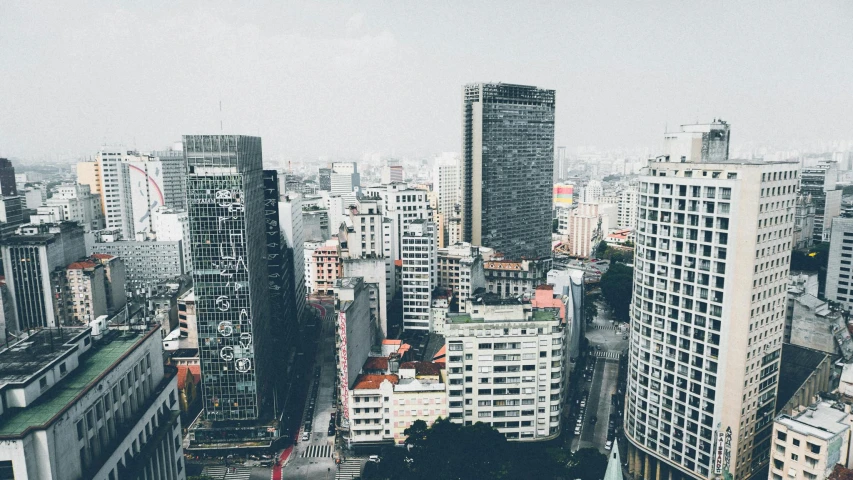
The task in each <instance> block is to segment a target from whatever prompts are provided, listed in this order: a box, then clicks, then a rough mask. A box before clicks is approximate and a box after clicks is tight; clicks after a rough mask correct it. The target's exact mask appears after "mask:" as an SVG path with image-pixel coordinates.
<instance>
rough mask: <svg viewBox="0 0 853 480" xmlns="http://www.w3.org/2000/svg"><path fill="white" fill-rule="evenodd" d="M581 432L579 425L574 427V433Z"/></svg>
mask: <svg viewBox="0 0 853 480" xmlns="http://www.w3.org/2000/svg"><path fill="white" fill-rule="evenodd" d="M580 434H581V427H575V435H580Z"/></svg>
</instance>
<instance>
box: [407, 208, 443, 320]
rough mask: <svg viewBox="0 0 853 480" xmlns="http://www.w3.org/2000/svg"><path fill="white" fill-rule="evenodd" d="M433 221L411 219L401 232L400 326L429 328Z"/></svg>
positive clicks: (433, 271)
mask: <svg viewBox="0 0 853 480" xmlns="http://www.w3.org/2000/svg"><path fill="white" fill-rule="evenodd" d="M435 234H436V232H435V224H434V223H432V222H428V221H425V220H413V221H412V222H411V223H409V224H408V225H406V231H405V233H403V258H402V260H403V272H402V275H403V277H402V278H401V279H400V283H401V284H402V287H403V288H402V289H403V330H431V321H430V319H431V317H430V307H431V306H432V291H433V289H435V287H436V286H437V285H438V265H437V260H438V257H437V256H436V255H437V252H436V249H437V248H438V241H437V240H436V237H435Z"/></svg>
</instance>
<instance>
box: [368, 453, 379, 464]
mask: <svg viewBox="0 0 853 480" xmlns="http://www.w3.org/2000/svg"><path fill="white" fill-rule="evenodd" d="M367 461H368V462H373V463H379V455H371V456H369V457H367Z"/></svg>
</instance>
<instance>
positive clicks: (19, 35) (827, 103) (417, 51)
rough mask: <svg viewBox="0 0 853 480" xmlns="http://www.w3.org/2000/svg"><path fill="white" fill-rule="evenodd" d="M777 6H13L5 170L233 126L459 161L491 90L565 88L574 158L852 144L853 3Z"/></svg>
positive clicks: (3, 18) (562, 109) (560, 141)
mask: <svg viewBox="0 0 853 480" xmlns="http://www.w3.org/2000/svg"><path fill="white" fill-rule="evenodd" d="M116 5H118V6H116ZM767 5H768V4H766V3H758V2H744V3H734V2H714V3H698V2H689V3H682V2H656V3H655V5H651V6H649V5H639V4H633V3H631V4H624V5H621V4H617V3H609V2H607V3H606V5H605V4H600V3H584V4H578V5H574V4H573V5H567V4H565V3H564V2H537V3H534V4H529V5H528V4H517V3H511V2H494V3H493V2H489V3H486V2H473V3H464V4H421V3H418V4H416V3H408V2H406V3H385V2H362V3H358V4H354V3H338V2H334V3H333V2H310V3H308V2H287V3H286V6H285V5H283V4H279V3H277V2H259V3H253V4H252V5H242V4H238V3H211V4H210V5H208V4H206V3H205V4H192V5H172V4H170V3H169V2H156V1H155V2H150V3H144V4H136V3H130V2H117V3H115V4H113V3H111V2H87V3H80V2H69V3H62V4H55V5H54V4H50V3H44V2H22V1H11V2H3V3H0V64H2V65H4V66H6V72H5V73H6V75H4V76H2V77H0V105H2V106H3V107H4V108H3V114H2V115H0V157H2V156H8V157H19V158H24V159H27V158H39V157H43V156H74V155H92V154H94V152H95V151H96V150H97V148H98V147H99V146H100V145H101V144H124V145H126V146H129V147H138V148H140V149H145V150H150V149H157V148H163V147H166V146H168V145H169V144H171V143H173V142H175V141H179V140H180V138H181V135H183V134H190V133H218V132H220V131H223V132H224V133H238V134H247V135H260V136H261V137H262V138H263V142H264V155H265V157H269V158H271V159H272V160H278V161H280V160H286V159H293V160H298V159H312V158H313V159H316V158H317V157H319V156H330V157H351V158H358V157H360V156H361V154H362V152H382V153H383V154H389V155H390V154H397V155H422V154H426V153H428V152H440V151H459V148H460V147H459V145H460V142H461V118H460V115H461V90H462V86H463V85H464V84H466V83H472V82H488V81H502V82H506V83H520V84H529V85H536V86H539V87H542V88H549V89H554V90H556V92H557V94H556V98H557V113H556V116H557V119H556V139H555V143H556V145H565V146H567V147H568V149H569V151H574V150H575V149H576V148H577V147H578V146H587V145H596V146H598V147H601V148H615V147H626V148H633V147H646V148H650V149H654V148H656V147H657V146H658V145H659V144H660V140H661V138H662V133H663V131H664V128H665V127H666V126H669V128H670V129H672V128H673V127H675V126H677V125H680V124H684V123H692V122H695V121H699V122H706V121H710V120H711V119H712V118H723V119H725V120H726V121H728V122H729V123H731V124H732V132H733V133H732V142H733V144H734V145H738V144H741V145H742V144H755V145H776V146H779V147H784V146H786V145H792V144H796V143H797V142H811V141H833V140H845V141H849V140H851V139H853V115H851V112H853V89H851V85H853V80H851V79H853V63H851V62H849V61H847V59H848V58H849V56H850V52H853V35H851V33H850V29H849V25H850V21H851V19H853V4H851V3H850V2H841V1H839V2H818V3H813V4H808V5H801V4H798V3H794V2H786V3H778V4H777V3H774V4H772V7H773V8H767ZM220 101H221V102H222V113H221V114H220V111H219V105H220ZM220 121H221V122H222V125H223V128H222V129H220Z"/></svg>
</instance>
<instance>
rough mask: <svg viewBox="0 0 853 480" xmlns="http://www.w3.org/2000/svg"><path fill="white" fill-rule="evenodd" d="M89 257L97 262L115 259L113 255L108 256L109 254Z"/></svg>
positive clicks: (94, 254)
mask: <svg viewBox="0 0 853 480" xmlns="http://www.w3.org/2000/svg"><path fill="white" fill-rule="evenodd" d="M91 256H92V257H93V258H97V259H98V260H109V259H112V258H116V257H115V255H110V254H109V253H93V254H92V255H91Z"/></svg>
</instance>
